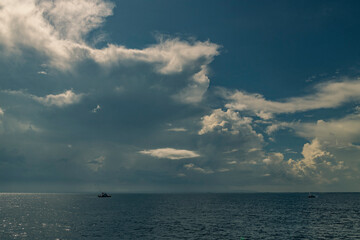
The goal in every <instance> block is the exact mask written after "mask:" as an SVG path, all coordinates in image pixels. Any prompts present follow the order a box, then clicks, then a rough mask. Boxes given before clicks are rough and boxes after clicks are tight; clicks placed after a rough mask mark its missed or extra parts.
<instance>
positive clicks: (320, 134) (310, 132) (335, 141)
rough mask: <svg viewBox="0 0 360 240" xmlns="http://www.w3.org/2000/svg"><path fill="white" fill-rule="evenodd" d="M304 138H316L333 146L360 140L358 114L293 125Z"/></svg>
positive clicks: (359, 119)
mask: <svg viewBox="0 0 360 240" xmlns="http://www.w3.org/2000/svg"><path fill="white" fill-rule="evenodd" d="M293 127H294V129H295V130H296V133H297V134H298V135H300V136H302V137H305V138H309V139H311V138H318V139H320V140H322V141H324V142H326V143H327V144H328V145H332V146H333V147H336V146H337V147H345V146H348V145H350V144H352V143H354V142H359V141H360V114H352V115H348V116H346V117H344V118H340V119H332V120H328V121H324V120H318V121H317V122H316V123H302V124H297V125H294V126H293Z"/></svg>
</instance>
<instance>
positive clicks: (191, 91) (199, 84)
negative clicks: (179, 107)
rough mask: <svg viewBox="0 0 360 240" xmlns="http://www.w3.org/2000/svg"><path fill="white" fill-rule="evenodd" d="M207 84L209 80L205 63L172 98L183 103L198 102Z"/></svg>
mask: <svg viewBox="0 0 360 240" xmlns="http://www.w3.org/2000/svg"><path fill="white" fill-rule="evenodd" d="M209 84H210V80H209V78H208V77H207V68H206V65H203V66H202V67H201V71H200V72H198V73H196V74H195V75H194V76H192V78H191V80H190V83H189V84H188V86H187V87H186V88H184V89H183V90H182V91H180V93H178V94H176V95H175V96H174V98H175V99H177V100H179V101H181V102H184V103H197V102H200V101H201V100H202V97H203V95H204V94H205V92H206V91H207V89H208V87H209Z"/></svg>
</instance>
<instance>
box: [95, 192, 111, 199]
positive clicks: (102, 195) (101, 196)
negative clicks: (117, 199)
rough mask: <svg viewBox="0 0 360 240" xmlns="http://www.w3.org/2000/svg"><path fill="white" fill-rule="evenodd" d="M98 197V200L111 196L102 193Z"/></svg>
mask: <svg viewBox="0 0 360 240" xmlns="http://www.w3.org/2000/svg"><path fill="white" fill-rule="evenodd" d="M98 197H100V198H103V197H111V195H109V194H107V193H104V192H103V193H101V194H99V195H98Z"/></svg>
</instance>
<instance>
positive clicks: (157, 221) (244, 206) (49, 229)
mask: <svg viewBox="0 0 360 240" xmlns="http://www.w3.org/2000/svg"><path fill="white" fill-rule="evenodd" d="M316 195H317V196H318V197H317V198H314V199H308V198H307V194H306V193H249V194H247V193H246V194H113V195H112V197H111V198H97V196H96V195H95V194H94V195H91V194H8V193H3V194H0V239H1V240H3V239H360V193H321V194H320V193H319V194H316Z"/></svg>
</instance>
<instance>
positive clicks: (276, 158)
mask: <svg viewBox="0 0 360 240" xmlns="http://www.w3.org/2000/svg"><path fill="white" fill-rule="evenodd" d="M283 160H284V155H283V154H282V153H279V152H273V153H269V154H268V156H267V158H265V159H264V160H263V162H264V163H266V164H278V163H281V162H282V161H283Z"/></svg>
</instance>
